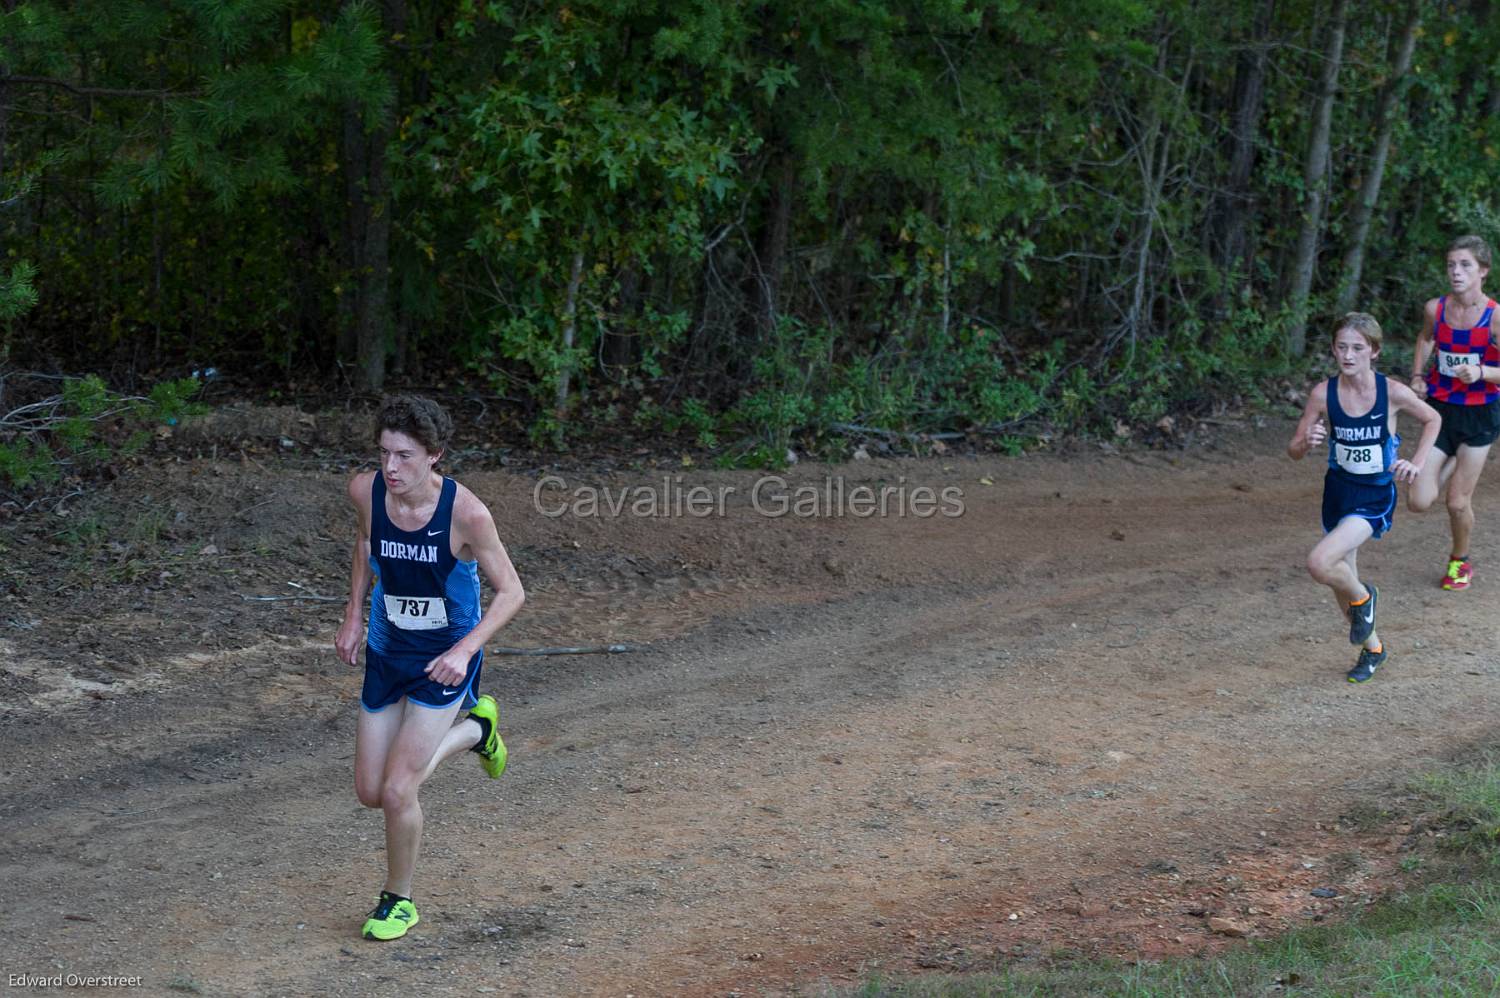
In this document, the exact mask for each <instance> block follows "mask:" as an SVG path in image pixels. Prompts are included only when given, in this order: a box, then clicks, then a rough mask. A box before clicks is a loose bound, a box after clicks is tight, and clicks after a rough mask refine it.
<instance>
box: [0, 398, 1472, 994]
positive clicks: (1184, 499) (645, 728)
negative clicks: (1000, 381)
mask: <svg viewBox="0 0 1500 998" xmlns="http://www.w3.org/2000/svg"><path fill="white" fill-rule="evenodd" d="M1287 429H1288V427H1287V426H1285V425H1282V424H1274V425H1271V426H1268V427H1263V428H1261V429H1258V430H1257V429H1246V430H1244V431H1242V432H1239V433H1235V434H1233V435H1231V436H1228V437H1225V438H1221V440H1220V441H1219V442H1218V444H1217V445H1213V444H1210V445H1205V446H1202V447H1200V448H1199V449H1196V450H1194V451H1191V452H1177V453H1173V454H1163V453H1152V452H1143V453H1135V454H1127V455H1124V456H1116V455H1103V454H1098V453H1088V454H1084V453H1075V454H1073V455H1071V456H1069V457H1066V458H1060V457H1055V456H1041V455H1031V456H1028V457H1024V458H1019V459H1000V458H993V459H973V458H967V457H963V458H958V457H949V458H933V459H929V460H922V461H915V460H914V461H906V462H894V461H875V462H858V463H853V464H850V465H847V466H842V467H822V466H818V467H808V466H806V465H803V466H799V467H798V468H797V469H795V471H794V472H791V473H788V474H787V476H786V477H787V478H789V479H791V480H793V481H794V482H795V481H809V482H814V483H817V484H819V485H821V484H822V483H823V481H824V478H825V476H836V477H841V478H842V479H843V480H844V482H845V484H846V487H852V486H853V485H856V484H860V483H867V484H875V485H878V484H882V483H883V484H890V485H898V484H902V482H901V479H902V478H903V476H904V478H905V483H904V484H906V485H907V486H915V485H929V486H931V487H933V488H935V489H940V488H942V487H944V486H950V485H951V486H956V487H958V488H960V489H962V493H963V501H964V504H965V512H964V515H963V516H960V517H956V518H945V517H941V516H937V517H933V518H930V519H918V518H914V517H906V518H897V517H888V518H884V519H879V518H872V519H857V518H853V517H850V516H843V517H834V516H819V517H812V518H801V519H799V518H792V517H785V518H779V519H776V518H769V517H766V516H764V515H761V514H759V513H757V512H756V511H755V510H754V509H753V508H751V506H750V504H749V503H748V502H747V501H746V497H747V495H748V493H749V490H750V488H751V486H752V484H753V482H754V479H755V477H756V476H755V475H753V474H750V473H744V472H704V471H700V470H699V469H697V468H688V467H676V468H665V469H657V470H650V469H642V470H637V471H630V472H610V473H606V472H562V473H561V474H563V477H564V478H565V479H566V480H567V482H568V485H569V487H577V486H580V485H584V484H595V485H605V484H608V485H610V486H612V487H615V488H618V487H620V486H623V485H630V484H634V485H642V486H652V485H659V484H660V482H661V480H662V475H663V474H668V475H671V474H680V475H682V476H683V478H682V483H683V485H684V486H691V485H697V484H704V485H708V486H710V487H715V486H718V485H725V486H734V487H736V488H737V489H738V492H737V494H736V495H735V496H734V497H732V499H731V501H730V502H729V504H728V506H727V509H726V511H725V515H724V516H722V517H717V516H716V517H709V518H703V519H696V518H691V517H686V516H681V517H678V516H661V517H655V518H630V517H625V518H609V517H605V518H599V519H578V518H575V517H572V516H564V517H560V518H556V519H549V518H547V517H544V516H542V515H540V514H539V513H538V512H537V511H536V510H535V509H534V507H533V502H532V494H533V488H534V486H535V483H536V481H537V480H538V478H539V477H540V475H541V474H542V473H543V469H535V468H511V469H508V470H505V471H486V470H481V469H479V468H478V467H472V468H465V467H464V466H463V465H462V464H460V466H459V467H458V469H457V473H458V474H459V476H460V477H461V478H462V479H463V480H464V481H465V482H466V483H467V484H468V485H469V486H471V487H472V488H473V489H474V490H475V491H476V492H477V493H478V494H479V495H480V496H481V497H482V498H484V499H486V500H487V501H489V502H490V503H491V504H492V505H493V507H494V508H495V510H496V513H497V519H498V521H499V523H500V526H501V534H502V537H503V538H504V540H505V541H506V543H507V545H508V546H509V548H510V550H511V552H512V555H513V556H514V558H515V560H516V563H517V566H518V568H519V570H520V572H521V575H522V578H523V580H524V581H525V582H526V584H527V588H528V593H529V601H528V604H527V606H526V608H525V610H524V611H523V613H522V616H521V617H520V618H518V619H517V621H516V622H515V623H514V625H513V626H512V627H511V628H509V629H508V630H507V631H506V632H504V634H503V636H502V638H503V641H504V643H505V644H508V645H529V646H535V645H558V644H579V643H589V644H594V643H602V642H613V641H629V642H634V643H638V644H640V645H642V646H644V647H643V650H641V651H639V652H636V653H634V654H628V655H614V656H602V655H594V656H571V657H559V658H506V657H500V656H493V657H492V658H491V659H490V661H489V662H488V663H487V665H486V688H487V689H488V690H489V691H490V692H492V693H494V694H496V695H497V697H498V698H499V699H500V700H501V702H502V705H503V708H504V710H505V721H504V732H505V734H506V737H507V740H508V742H509V744H510V746H511V758H512V764H511V765H512V768H511V771H510V772H509V773H507V774H506V775H505V777H503V779H502V780H501V781H499V782H496V783H491V782H489V781H487V780H485V779H484V778H483V776H482V774H481V772H480V769H479V767H478V765H477V764H476V763H474V762H473V761H472V760H466V759H458V760H455V761H454V762H452V763H450V764H448V765H447V766H445V767H444V769H442V770H440V771H439V773H438V774H437V775H436V776H435V777H434V778H433V780H432V781H431V782H430V783H429V784H428V785H427V787H426V788H425V789H424V804H425V807H426V812H427V827H426V838H425V842H424V847H423V856H422V860H421V864H420V868H419V876H418V887H417V902H418V905H419V907H420V909H421V913H422V919H423V920H422V924H421V925H420V926H419V927H418V928H416V929H415V930H413V932H412V933H411V935H409V936H408V937H407V938H406V939H404V940H401V941H399V942H396V943H391V944H384V945H380V944H373V943H367V942H363V941H361V940H360V939H359V938H358V935H357V930H358V927H359V923H360V921H361V919H362V915H363V912H364V910H365V909H367V908H368V907H369V906H370V904H371V903H372V901H373V898H374V895H375V892H376V891H377V889H378V888H379V886H380V880H381V877H382V871H383V855H382V851H381V848H382V838H381V834H382V833H381V821H380V816H379V814H378V813H373V812H369V811H366V810H364V809H362V808H360V807H359V806H358V805H357V803H356V802H355V800H354V796H353V793H352V787H351V778H350V777H351V774H350V764H351V757H352V751H353V729H354V718H355V711H356V710H357V707H356V706H355V700H356V695H357V689H358V685H359V676H358V674H357V673H356V672H355V671H353V670H350V669H347V668H345V667H343V666H341V665H339V664H338V662H337V661H336V660H335V658H334V655H333V653H332V648H331V642H332V637H333V633H334V630H335V628H336V625H337V621H338V616H339V607H338V605H337V604H334V603H327V602H319V601H315V600H285V601H277V602H266V601H250V600H247V599H244V598H243V597H247V596H297V595H301V596H307V595H333V596H338V595H340V594H341V592H342V590H343V588H344V587H345V586H346V585H347V581H346V580H347V565H348V537H349V533H350V525H349V516H348V513H347V511H346V510H345V509H344V508H343V505H342V503H343V500H342V492H341V489H342V482H343V480H344V476H345V474H346V473H347V468H346V467H344V466H342V465H340V464H339V463H338V462H337V461H335V460H333V459H331V458H326V457H318V456H317V455H316V454H312V455H310V456H304V457H301V458H299V459H297V460H287V459H285V458H280V459H273V458H272V457H270V456H269V455H263V456H256V455H254V454H253V453H247V454H245V455H244V456H243V457H242V456H241V455H240V454H239V452H238V451H236V453H235V457H234V458H233V459H224V455H227V454H228V453H229V451H230V449H231V448H230V447H229V446H227V445H226V446H225V447H224V448H223V449H221V450H220V451H218V452H217V453H218V454H219V455H220V459H218V460H215V459H213V458H212V457H210V456H207V455H208V454H211V453H215V452H213V451H208V450H206V451H205V456H204V457H201V458H191V457H189V458H185V459H183V460H181V461H178V462H175V463H171V464H166V465H161V464H154V465H150V466H147V465H142V466H139V467H136V468H134V469H130V470H128V471H127V472H126V473H125V474H124V475H123V476H122V477H121V478H120V479H119V480H117V481H116V482H114V483H113V484H112V485H111V486H110V487H109V488H108V489H107V490H105V491H102V492H99V493H97V494H92V495H88V496H78V497H73V498H71V499H69V500H68V501H66V502H65V503H64V504H63V505H62V507H61V509H57V510H56V511H52V507H51V505H50V504H49V505H47V506H43V507H40V508H39V510H38V511H34V512H33V514H32V515H31V516H30V517H28V518H27V519H25V520H20V521H17V520H12V521H10V522H9V523H8V524H7V526H6V530H7V534H6V536H5V537H3V538H0V543H3V545H4V548H5V550H4V552H3V553H4V555H5V561H4V568H3V569H0V583H3V586H4V588H3V589H0V593H3V597H0V650H3V651H4V652H5V655H4V657H3V658H0V718H3V728H0V750H3V759H4V761H3V763H0V823H3V828H4V836H3V838H0V870H3V872H4V879H5V883H6V891H7V899H8V904H7V911H8V918H7V939H6V951H7V958H6V960H5V968H4V969H5V971H6V972H7V973H8V974H11V973H14V974H22V973H25V974H33V975H41V974H56V973H64V974H68V973H72V974H112V975H139V976H141V977H142V978H143V980H144V983H145V986H146V989H147V991H148V992H162V991H172V990H176V991H183V990H193V989H197V990H199V991H201V992H202V993H209V994H256V995H259V994H327V995H362V994H369V993H374V992H376V991H377V990H380V991H387V990H389V989H392V988H396V989H400V990H402V991H405V992H408V993H420V994H468V993H475V992H479V993H490V992H494V993H504V994H515V995H523V994H524V995H571V994H600V995H625V994H635V995H700V994H701V995H709V994H724V993H727V992H741V993H747V994H761V993H787V992H794V991H796V992H810V991H817V990H818V989H819V988H821V987H823V986H825V985H827V984H830V983H838V982H852V981H855V980H857V979H858V978H859V977H860V975H862V974H864V973H867V972H869V971H870V970H872V969H874V968H880V969H881V970H882V971H883V972H887V973H891V972H894V973H902V972H906V971H912V970H917V969H919V968H924V967H939V968H951V967H956V966H964V965H972V963H973V962H974V960H975V959H976V956H977V957H983V958H985V959H991V960H1004V959H1011V958H1024V957H1034V956H1039V957H1045V956H1048V955H1051V954H1054V953H1057V952H1060V951H1083V952H1104V953H1111V954H1116V955H1121V956H1126V957H1130V958H1144V959H1151V958H1156V957H1159V956H1163V955H1166V954H1171V953H1191V952H1199V951H1205V950H1211V949H1214V948H1216V947H1221V946H1224V945H1232V944H1233V943H1232V939H1233V937H1232V936H1230V935H1225V934H1223V933H1222V932H1215V931H1214V930H1213V928H1212V927H1211V922H1210V920H1211V919H1227V920H1229V921H1227V922H1214V923H1212V925H1215V926H1218V927H1219V928H1221V929H1228V930H1229V931H1231V932H1237V931H1240V930H1243V931H1244V932H1246V933H1248V934H1249V935H1251V936H1263V935H1266V934H1270V933H1273V932H1276V931H1278V930H1280V929H1282V928H1283V927H1286V926H1288V925H1294V924H1298V923H1302V922H1305V921H1307V920H1310V919H1315V918H1321V917H1324V916H1327V915H1330V914H1337V913H1339V912H1341V911H1343V910H1345V909H1347V908H1348V907H1349V906H1351V905H1357V904H1361V903H1363V902H1364V900H1366V899H1367V898H1368V897H1370V896H1372V895H1375V894H1378V893H1379V892H1380V891H1382V890H1383V889H1385V887H1386V886H1388V885H1389V884H1390V883H1391V882H1392V878H1393V877H1394V876H1395V875H1396V867H1397V863H1398V861H1399V859H1400V856H1401V854H1400V852H1399V850H1400V848H1401V846H1402V844H1403V842H1404V839H1403V837H1402V832H1403V831H1404V830H1403V829H1399V828H1397V829H1394V830H1393V829H1391V828H1377V829H1375V830H1373V831H1371V830H1369V828H1368V827H1366V826H1359V825H1355V824H1352V823H1350V822H1347V821H1340V820H1339V818H1340V816H1341V815H1344V814H1347V813H1348V812H1349V811H1350V810H1351V809H1353V808H1355V807H1356V806H1358V805H1359V803H1360V802H1361V801H1367V800H1372V799H1381V798H1382V797H1388V796H1389V795H1390V794H1391V793H1393V790H1392V788H1399V787H1401V786H1402V785H1403V783H1404V781H1405V780H1406V779H1407V778H1408V777H1409V776H1410V775H1411V774H1414V773H1417V772H1420V771H1421V770H1423V769H1424V768H1428V767H1430V766H1432V765H1433V764H1434V763H1435V762H1436V761H1438V760H1441V759H1443V758H1445V757H1448V756H1451V755H1453V754H1456V753H1462V752H1463V751H1465V750H1466V749H1467V748H1468V747H1469V746H1472V745H1474V744H1478V743H1482V742H1485V741H1486V740H1491V739H1493V737H1494V735H1495V720H1494V718H1495V717H1496V712H1495V707H1496V679H1497V677H1500V660H1497V657H1496V653H1495V648H1496V637H1497V634H1496V628H1497V621H1500V598H1497V596H1496V593H1497V592H1500V581H1497V580H1500V575H1495V574H1490V573H1489V572H1488V571H1487V566H1491V565H1500V541H1497V540H1496V538H1497V536H1500V534H1497V532H1496V531H1495V530H1494V529H1493V528H1492V527H1491V526H1490V525H1492V524H1495V523H1496V522H1500V521H1496V519H1495V517H1496V515H1497V513H1500V503H1497V502H1496V501H1495V500H1496V496H1497V493H1500V485H1497V481H1500V474H1497V473H1494V472H1492V473H1491V474H1490V475H1489V476H1488V478H1487V480H1486V481H1484V482H1483V483H1481V490H1480V495H1479V497H1478V500H1477V505H1478V507H1479V512H1480V517H1481V529H1480V531H1479V534H1478V539H1477V543H1476V545H1475V547H1476V551H1475V552H1474V554H1475V558H1476V562H1477V564H1478V566H1479V572H1480V574H1479V582H1478V584H1477V585H1476V586H1475V588H1473V589H1472V590H1470V591H1469V592H1467V593H1462V594H1449V593H1443V592H1441V591H1440V590H1439V589H1438V588H1437V586H1436V584H1435V583H1436V579H1435V575H1436V573H1437V572H1438V570H1439V569H1440V567H1441V563H1442V560H1443V558H1444V556H1445V554H1446V551H1447V547H1446V545H1447V538H1446V522H1445V518H1444V516H1443V514H1442V513H1441V512H1438V513H1436V514H1429V515H1428V516H1425V517H1417V516H1414V515H1411V514H1406V513H1404V512H1403V513H1402V514H1400V515H1398V517H1397V521H1396V527H1395V530H1394V532H1393V533H1392V534H1391V535H1390V536H1388V537H1387V538H1386V539H1383V540H1381V541H1379V542H1376V543H1374V544H1372V545H1370V547H1369V548H1368V550H1367V552H1366V553H1365V554H1364V555H1362V556H1361V565H1362V568H1363V569H1364V571H1365V572H1366V573H1367V574H1368V575H1369V577H1371V578H1372V579H1374V580H1376V581H1378V582H1379V583H1380V584H1381V595H1382V602H1381V608H1380V613H1381V622H1382V624H1381V631H1382V634H1383V635H1384V636H1385V638H1386V640H1387V642H1388V643H1389V644H1390V646H1391V647H1392V649H1393V654H1392V658H1391V660H1390V662H1389V664H1388V666H1387V667H1386V668H1385V669H1384V670H1383V671H1382V672H1381V673H1380V675H1379V676H1378V677H1377V678H1376V679H1375V681H1374V682H1372V683H1370V684H1368V685H1366V686H1362V687H1355V686H1351V685H1349V684H1347V683H1345V682H1344V680H1343V672H1344V670H1345V669H1347V668H1348V666H1349V665H1350V664H1351V663H1352V655H1351V649H1350V647H1349V646H1348V644H1347V643H1346V641H1345V637H1344V635H1343V634H1341V633H1340V624H1339V622H1338V620H1337V618H1336V616H1335V614H1334V610H1333V607H1332V603H1331V601H1330V600H1329V598H1328V597H1327V595H1326V593H1325V592H1324V591H1323V590H1321V589H1320V588H1319V587H1317V586H1316V585H1314V584H1313V583H1312V582H1311V581H1310V580H1309V579H1308V578H1307V577H1306V574H1305V572H1304V571H1303V568H1302V559H1303V557H1304V555H1305V553H1306V551H1307V549H1308V548H1309V547H1310V545H1311V544H1312V543H1313V542H1314V541H1315V540H1316V538H1317V536H1318V528H1317V523H1316V518H1317V509H1318V495H1319V489H1320V480H1321V474H1320V471H1319V468H1318V467H1317V466H1316V464H1315V463H1314V462H1311V461H1308V462H1303V463H1301V464H1296V463H1293V462H1291V461H1289V460H1287V459H1286V458H1285V457H1284V456H1283V455H1282V454H1281V445H1282V444H1283V442H1284V439H1285V436H1286V432H1287ZM299 462H300V463H299ZM825 512H826V511H825ZM1497 571H1500V569H1497ZM1392 836H1394V837H1392ZM1314 888H1327V889H1330V890H1333V891H1336V892H1337V895H1336V896H1335V897H1332V898H1327V899H1320V898H1317V897H1314V896H1312V895H1310V893H1309V891H1310V890H1312V889H1314Z"/></svg>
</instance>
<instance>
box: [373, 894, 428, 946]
mask: <svg viewBox="0 0 1500 998" xmlns="http://www.w3.org/2000/svg"><path fill="white" fill-rule="evenodd" d="M421 920H422V919H421V918H420V917H419V916H418V915H417V906H416V905H414V904H412V903H411V898H403V897H397V896H396V895H394V894H392V893H391V892H390V891H381V892H380V901H379V903H377V904H376V905H375V910H374V911H372V912H370V917H369V919H367V920H366V921H365V927H364V929H362V930H361V933H360V934H361V935H363V936H364V937H365V938H366V939H376V940H379V941H380V942H388V941H389V940H392V939H400V938H401V937H402V936H404V935H406V930H407V929H409V928H411V927H412V926H413V925H416V924H417V923H418V922H420V921H421Z"/></svg>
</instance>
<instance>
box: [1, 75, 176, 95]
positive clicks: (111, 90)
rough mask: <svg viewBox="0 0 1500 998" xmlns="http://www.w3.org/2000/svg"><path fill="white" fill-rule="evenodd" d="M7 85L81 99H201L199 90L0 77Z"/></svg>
mask: <svg viewBox="0 0 1500 998" xmlns="http://www.w3.org/2000/svg"><path fill="white" fill-rule="evenodd" d="M6 83H32V84H36V85H38V86H44V87H61V88H62V89H63V90H67V91H69V92H70V93H75V94H77V95H78V96H80V97H142V98H148V99H150V100H160V99H162V98H164V97H199V96H202V91H199V90H131V89H124V88H119V87H84V86H80V85H78V84H77V83H73V82H71V81H68V80H60V79H57V78H56V77H52V76H0V85H3V84H6Z"/></svg>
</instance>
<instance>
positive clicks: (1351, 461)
mask: <svg viewBox="0 0 1500 998" xmlns="http://www.w3.org/2000/svg"><path fill="white" fill-rule="evenodd" d="M1384 451H1385V448H1383V447H1381V446H1380V445H1379V444H1359V445H1357V446H1354V447H1351V446H1349V445H1348V444H1338V443H1336V444H1334V445H1333V457H1334V460H1336V461H1337V462H1338V465H1339V467H1340V468H1343V469H1344V470H1345V471H1347V472H1349V474H1351V475H1377V474H1379V473H1380V472H1382V471H1384V470H1385V453H1384ZM386 598H387V599H389V598H390V597H386Z"/></svg>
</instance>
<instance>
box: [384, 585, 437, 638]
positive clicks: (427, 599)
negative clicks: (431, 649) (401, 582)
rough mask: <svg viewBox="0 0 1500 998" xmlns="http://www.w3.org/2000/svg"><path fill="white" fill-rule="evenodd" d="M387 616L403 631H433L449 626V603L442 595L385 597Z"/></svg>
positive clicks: (388, 595)
mask: <svg viewBox="0 0 1500 998" xmlns="http://www.w3.org/2000/svg"><path fill="white" fill-rule="evenodd" d="M385 617H386V619H387V620H389V621H390V622H391V623H392V624H395V625H396V626H397V627H399V628H401V629H402V630H403V631H433V630H436V629H438V628H439V627H447V626H448V604H447V603H446V602H445V601H444V600H443V598H442V597H441V596H392V595H390V594H389V593H387V594H386V597H385Z"/></svg>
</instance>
